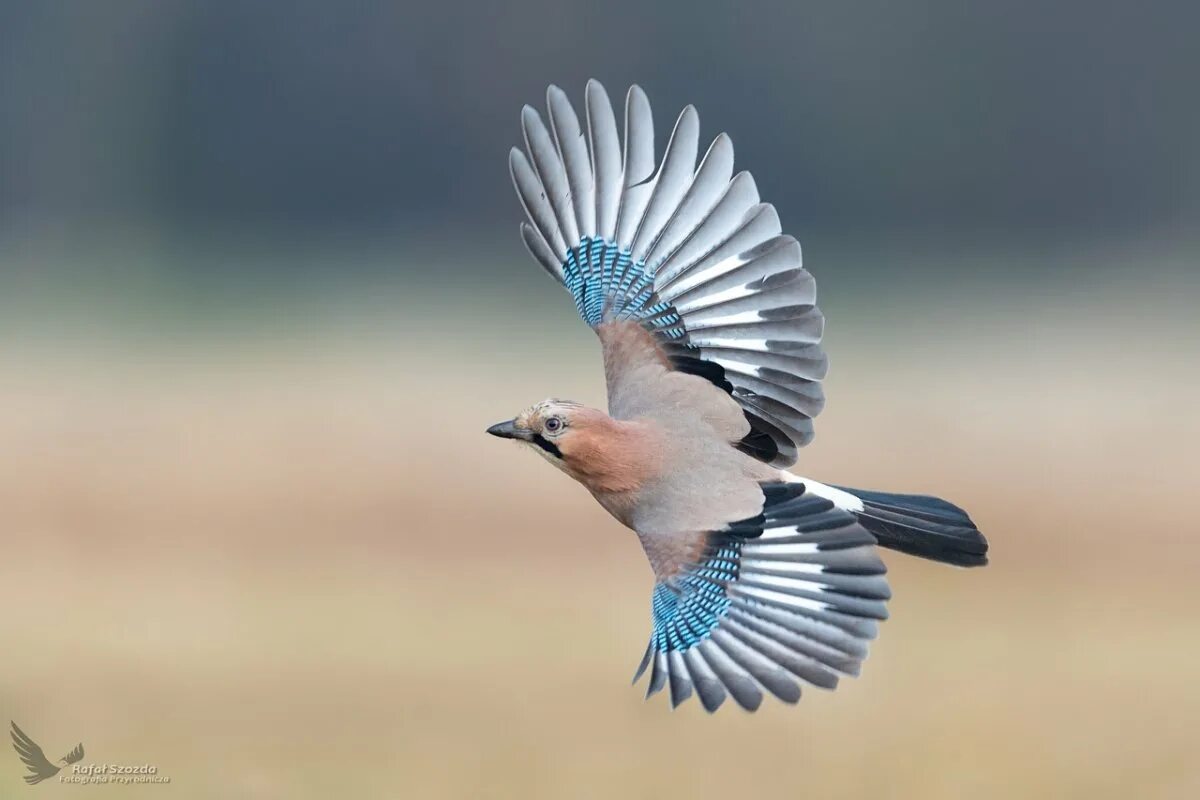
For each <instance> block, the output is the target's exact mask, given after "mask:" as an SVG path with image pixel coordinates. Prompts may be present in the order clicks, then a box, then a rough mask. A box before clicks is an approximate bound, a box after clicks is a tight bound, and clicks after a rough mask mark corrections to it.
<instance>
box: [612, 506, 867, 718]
mask: <svg viewBox="0 0 1200 800" xmlns="http://www.w3.org/2000/svg"><path fill="white" fill-rule="evenodd" d="M763 493H764V495H765V498H766V502H765V505H764V508H763V511H762V513H761V514H759V515H758V516H756V517H753V518H751V519H746V520H741V521H739V522H735V523H732V524H730V525H727V526H725V527H724V528H722V529H720V530H715V531H710V532H707V533H700V534H694V535H691V536H682V537H672V541H669V542H656V541H653V540H651V541H647V537H643V544H644V545H645V546H646V548H647V551H648V552H650V553H651V554H652V556H653V555H654V554H655V553H657V554H659V556H660V557H659V559H658V561H659V565H660V566H662V565H665V566H667V567H669V569H666V570H664V569H661V568H658V567H656V572H658V583H656V584H655V587H654V595H653V601H652V615H653V631H652V633H651V635H650V643H649V646H648V647H647V648H646V655H645V657H644V658H643V659H642V663H641V666H639V667H638V671H637V675H635V677H634V682H635V683H636V682H637V680H638V679H639V678H640V677H641V676H642V674H643V673H644V672H645V671H646V669H647V668H648V667H649V668H650V683H649V688H648V690H647V693H646V696H647V697H649V696H650V695H652V694H654V693H655V692H658V691H660V690H661V689H663V688H664V687H668V686H669V688H670V698H671V704H672V706H675V705H678V704H679V703H682V702H683V701H684V700H686V699H687V698H688V697H690V696H691V695H692V694H696V695H698V696H699V698H700V702H701V704H702V705H703V706H704V708H705V710H707V711H709V712H712V711H715V710H716V709H717V708H718V707H719V706H720V705H721V704H722V703H723V702H724V701H725V698H726V696H732V697H733V699H734V701H735V702H736V703H737V704H738V705H740V706H741V707H742V708H744V709H746V710H748V711H754V710H755V709H757V708H758V706H759V705H760V704H761V703H762V690H763V689H766V690H767V691H768V692H770V693H771V694H773V695H775V696H776V697H778V698H779V699H780V700H783V701H784V702H788V703H794V702H796V701H797V700H799V699H800V682H806V683H810V684H812V685H814V686H820V687H822V688H825V689H833V688H835V687H836V686H837V683H838V679H839V676H841V675H858V673H859V669H860V666H861V664H862V661H863V659H865V658H866V656H867V642H868V641H869V640H870V639H873V638H874V637H875V634H876V630H877V620H882V619H886V618H887V609H886V606H885V601H887V600H888V599H889V598H890V597H891V592H890V590H889V588H888V584H887V580H886V578H885V577H884V573H885V572H886V568H885V567H884V565H883V562H882V561H880V559H879V556H878V555H877V554H876V552H875V547H874V545H875V539H874V538H873V537H872V536H871V534H870V533H868V532H867V531H866V530H864V529H863V528H862V527H861V526H860V525H859V524H858V522H857V521H856V519H855V517H854V515H853V514H851V513H850V512H848V511H844V510H842V509H839V508H837V507H836V506H835V505H834V503H833V502H831V501H830V500H828V499H826V498H825V497H822V496H820V495H818V494H816V493H815V492H814V491H806V486H805V484H803V483H772V484H764V485H763ZM664 552H665V553H673V554H675V555H676V556H677V557H676V558H675V559H673V560H672V559H665V558H662V555H661V554H662V553H664ZM685 553H688V554H690V558H683V559H680V558H678V556H680V555H681V554H685ZM652 560H654V559H653V558H652Z"/></svg>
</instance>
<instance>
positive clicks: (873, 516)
mask: <svg viewBox="0 0 1200 800" xmlns="http://www.w3.org/2000/svg"><path fill="white" fill-rule="evenodd" d="M834 488H838V489H841V490H842V491H844V492H847V493H849V494H852V495H854V496H855V497H857V498H858V499H859V500H861V501H862V506H863V507H862V510H861V511H856V512H855V513H856V514H857V515H858V522H859V524H860V525H862V526H863V527H864V528H866V529H867V530H868V531H870V532H871V534H872V535H873V536H874V537H875V539H876V541H878V542H879V546H880V547H887V548H889V549H891V550H899V551H900V552H901V553H909V554H910V555H914V556H920V557H921V558H928V559H931V560H933V561H940V562H942V563H943V564H953V565H955V566H957V567H982V566H984V565H985V564H987V551H988V543H987V539H985V538H983V534H982V533H980V532H979V529H978V528H976V527H975V523H974V522H972V521H971V518H970V517H969V516H967V512H965V511H963V510H962V509H961V508H959V507H958V506H956V505H954V504H953V503H947V502H946V501H945V500H940V499H938V498H936V497H926V496H924V495H918V494H887V493H886V492H872V491H867V490H864V489H848V488H846V487H841V486H839V487H834Z"/></svg>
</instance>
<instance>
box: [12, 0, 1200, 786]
mask: <svg viewBox="0 0 1200 800" xmlns="http://www.w3.org/2000/svg"><path fill="white" fill-rule="evenodd" d="M806 5H807V6H808V7H805V5H800V4H778V5H776V4H766V3H755V2H740V3H736V4H728V5H725V4H717V3H712V2H702V3H694V2H684V1H683V0H672V1H671V2H664V3H658V4H654V5H653V6H652V7H646V6H645V5H644V4H642V3H633V2H623V1H620V0H618V1H616V2H606V3H598V2H583V1H582V0H555V1H554V2H541V0H528V1H526V2H516V3H509V4H503V5H500V6H496V7H495V8H490V9H489V8H483V7H478V6H463V5H459V4H456V3H447V2H443V3H430V4H420V5H418V4H415V3H410V2H388V3H382V2H372V3H360V2H350V3H327V2H308V1H307V0H305V1H304V2H292V3H269V2H259V3H244V2H189V1H188V0H153V1H151V0H142V1H141V2H108V3H103V4H97V3H80V2H45V3H23V2H15V1H12V2H0V108H2V109H3V113H0V545H2V548H3V550H2V552H3V557H2V560H0V605H2V606H3V608H4V613H3V614H2V615H0V641H2V642H3V668H2V669H0V719H3V720H4V721H7V720H9V719H13V720H16V721H17V723H18V724H19V725H20V726H21V727H22V728H23V729H24V730H25V731H26V732H27V733H28V734H29V735H30V736H32V737H33V738H34V739H35V740H37V741H38V742H39V743H40V744H41V745H42V746H43V747H44V748H45V749H46V752H47V754H48V755H50V756H52V757H53V756H54V755H56V754H58V753H60V752H62V753H65V752H66V751H67V750H68V749H70V747H72V746H73V745H74V744H75V743H76V742H77V741H80V740H82V741H83V742H84V744H85V747H86V749H87V753H88V756H87V758H86V759H85V761H95V762H99V763H121V764H126V763H132V764H154V765H156V766H157V767H158V769H159V773H160V774H161V775H165V776H169V777H170V778H171V783H170V784H169V785H166V786H142V787H116V786H109V787H103V786H94V787H88V788H86V789H84V788H80V787H75V786H64V785H60V784H57V783H54V782H53V781H50V782H47V783H45V784H43V785H41V786H39V787H36V788H35V789H26V788H25V787H24V786H23V785H22V784H21V783H20V778H19V776H20V774H21V773H22V771H23V770H22V768H21V765H20V764H19V762H18V761H17V758H16V756H15V754H13V753H12V752H11V751H9V750H8V748H7V746H5V748H4V750H5V753H6V754H4V755H0V796H5V797H7V796H10V795H11V796H17V795H18V794H21V795H22V796H23V793H25V792H26V791H28V792H29V793H30V794H31V795H32V794H33V793H40V796H47V797H52V796H59V795H61V796H64V797H66V796H73V795H72V793H74V792H91V793H93V794H94V795H95V796H97V797H110V796H111V797H123V796H126V795H127V794H129V793H131V792H141V793H144V794H145V795H146V796H149V795H150V794H155V796H159V795H163V796H178V797H187V798H211V797H228V798H243V797H244V798H277V797H278V798H325V797H331V796H346V797H363V798H373V797H379V798H400V797H420V798H426V797H428V798H443V797H445V798H482V797H523V798H612V797H651V796H655V797H663V796H667V797H670V796H689V797H729V796H734V795H736V796H747V797H748V796H758V795H762V796H774V797H794V796H799V795H801V794H804V795H808V796H816V797H829V798H842V797H845V798H855V797H868V796H869V797H896V798H918V797H919V798H923V799H926V798H929V799H933V798H965V797H971V798H1014V797H1022V798H1033V797H1046V798H1073V797H1079V798H1083V797H1087V798H1098V797H1113V798H1116V797H1121V798H1126V797H1139V798H1192V797H1197V796H1200V766H1197V764H1196V759H1195V746H1196V743H1197V741H1200V690H1198V689H1197V688H1196V685H1195V678H1196V675H1197V673H1198V672H1200V637H1198V635H1197V612H1198V611H1200V589H1198V588H1197V569H1198V568H1200V537H1198V536H1197V534H1198V533H1200V526H1198V525H1197V521H1196V512H1195V508H1194V507H1193V506H1192V503H1191V502H1190V501H1191V499H1192V497H1193V496H1194V494H1195V484H1196V480H1197V477H1198V470H1197V460H1196V459H1197V456H1196V454H1197V452H1200V422H1198V420H1197V416H1198V415H1197V413H1196V412H1197V409H1198V408H1200V370H1197V357H1198V356H1200V347H1198V342H1200V322H1198V321H1197V317H1198V315H1197V311H1196V308H1197V305H1198V301H1200V277H1198V274H1197V253H1200V233H1198V231H1197V227H1196V222H1197V219H1198V212H1200V104H1198V103H1197V102H1196V81H1197V78H1198V77H1200V49H1198V48H1197V47H1196V45H1195V32H1196V30H1197V26H1198V25H1200V6H1197V5H1195V4H1188V3H1168V2H1150V3H1143V4H1129V3H1107V2H1094V0H1091V1H1089V2H1084V0H1060V1H1059V2H1055V3H1051V4H1046V3H1034V2H1025V1H1024V0H1017V1H1016V2H1011V3H1004V4H985V3H970V4H963V3H960V2H917V3H903V4H897V3H885V2H866V3H842V4H832V3H830V4H818V5H813V4H806ZM589 77H596V78H599V79H601V80H602V81H603V82H604V83H605V84H606V85H607V86H608V88H609V91H610V93H611V94H612V95H613V97H614V99H618V100H619V98H620V97H621V96H622V95H623V93H624V90H625V88H626V87H627V86H628V84H630V83H632V82H635V81H636V82H639V83H640V84H641V85H642V86H643V87H644V88H645V89H646V91H647V93H648V94H649V96H650V99H651V102H652V103H653V105H654V108H655V111H656V121H657V123H658V133H659V137H658V138H659V147H660V149H661V147H662V145H663V144H665V141H666V136H667V134H668V133H669V131H670V126H671V124H672V123H673V120H674V116H675V114H676V113H677V111H678V109H679V108H681V107H682V106H683V105H684V104H686V103H694V104H696V106H697V107H698V109H699V111H700V118H701V124H702V126H703V130H704V132H705V134H706V137H707V138H711V137H713V136H715V135H716V134H717V133H719V132H720V131H722V130H725V131H728V132H729V133H730V134H731V136H732V137H733V141H734V143H735V146H736V147H737V150H738V163H739V165H740V167H741V168H744V169H750V170H752V171H753V172H754V174H755V177H756V178H757V181H758V185H759V187H760V189H761V191H762V194H763V197H764V198H766V199H768V200H770V201H772V202H774V203H775V205H776V206H777V208H778V209H779V212H780V215H781V217H782V219H783V220H784V224H785V229H786V230H787V231H788V232H789V233H792V234H794V235H795V236H797V237H798V238H799V239H800V240H801V242H802V243H803V244H804V247H805V255H806V263H807V265H808V267H809V269H810V270H811V271H812V272H813V273H814V274H815V275H816V277H817V280H818V283H819V286H820V288H821V292H822V307H823V309H824V311H825V313H826V316H827V318H828V325H827V334H826V345H827V349H828V352H829V353H830V356H831V359H832V370H831V372H830V376H829V379H828V382H827V390H826V391H827V395H828V398H829V405H828V409H827V410H826V411H825V413H824V414H823V415H822V416H821V418H820V419H819V420H818V425H817V431H818V435H817V439H816V441H815V442H814V443H813V444H812V445H811V446H810V447H809V448H807V449H806V450H805V451H804V452H803V453H802V460H801V464H800V465H799V467H798V471H800V472H801V473H803V474H809V475H812V476H814V477H817V478H819V479H821V480H825V481H828V482H831V483H839V484H847V485H852V486H862V487H868V488H880V489H890V490H893V491H911V492H928V493H937V494H940V495H943V496H946V497H948V498H950V499H952V500H954V501H955V502H957V503H959V504H961V505H963V506H965V507H966V508H968V509H969V510H970V511H971V513H972V515H973V516H974V518H975V519H976V521H977V522H978V523H979V524H980V527H981V528H982V529H983V530H984V531H985V532H986V533H987V534H988V536H989V538H990V540H991V542H992V547H993V558H992V563H991V565H990V566H989V567H988V568H986V569H984V570H975V571H961V570H953V569H949V568H945V567H940V566H938V565H935V564H929V563H924V562H917V561H914V560H912V559H908V558H905V557H902V556H898V555H895V554H892V555H891V557H889V559H888V560H889V564H890V567H891V572H892V586H893V590H894V594H895V599H894V601H893V602H892V604H891V612H892V619H891V620H890V621H889V622H888V623H887V624H886V625H885V626H884V629H883V632H882V635H881V637H880V639H879V641H878V642H877V643H876V644H875V646H874V648H873V651H872V657H871V659H870V660H869V661H868V663H867V665H866V668H865V671H864V675H863V677H862V678H861V679H859V680H857V681H847V682H845V683H844V684H843V686H842V688H841V689H839V690H838V692H836V693H834V694H829V693H823V692H820V691H818V690H810V691H808V692H807V693H806V697H805V698H804V699H803V700H802V701H801V704H800V705H799V707H795V708H793V707H786V706H782V705H781V704H778V703H770V702H768V703H767V704H765V705H764V707H763V709H762V711H760V713H758V714H757V715H754V716H750V715H746V714H743V713H741V712H739V711H738V710H737V709H735V708H729V709H723V710H722V712H721V713H720V714H718V715H716V716H715V717H713V718H708V717H706V716H705V715H704V714H703V712H702V711H701V710H700V709H699V708H698V706H697V705H696V704H695V703H691V704H689V705H688V706H686V707H684V708H681V709H680V710H677V711H675V712H673V713H672V712H670V711H668V708H667V705H666V703H665V701H664V700H663V698H661V697H658V698H655V702H651V703H643V702H642V701H641V697H640V691H639V690H631V689H629V688H627V686H626V683H627V680H628V678H629V677H630V676H631V675H632V672H633V669H634V667H635V666H636V663H637V660H638V658H639V657H640V655H641V653H642V651H643V649H644V645H645V639H646V636H647V634H648V631H649V591H650V587H651V575H650V571H649V568H648V566H647V565H646V563H645V560H644V558H643V556H642V554H641V552H640V549H639V548H638V546H637V543H636V541H635V539H634V538H633V536H632V535H631V534H630V533H629V532H628V531H626V530H624V529H622V528H620V527H618V526H617V525H616V523H614V522H613V521H612V520H610V519H609V518H608V517H607V516H606V515H605V513H604V512H603V511H602V510H601V509H600V508H599V507H598V506H597V505H596V504H595V503H594V502H593V500H592V499H591V498H590V497H589V496H588V495H587V494H586V492H584V491H583V490H582V489H581V488H579V487H577V486H576V485H574V484H572V483H571V482H570V481H569V480H568V479H567V478H565V477H564V476H562V475H559V474H557V473H555V472H554V471H553V470H551V469H550V468H548V467H547V466H546V465H545V464H543V463H541V462H540V460H539V459H537V458H535V457H533V456H532V455H530V454H528V453H524V452H519V451H518V450H517V449H515V448H514V447H512V446H509V445H507V444H505V443H502V442H498V441H496V440H493V439H489V438H488V437H485V436H484V435H483V429H484V428H485V427H486V426H487V425H488V424H490V423H492V422H495V421H498V420H500V419H504V418H507V417H509V416H511V415H513V414H514V413H515V412H517V411H519V410H520V409H521V408H523V407H524V406H526V405H528V404H529V403H531V402H533V401H536V400H539V399H541V398H543V397H545V396H548V395H551V394H554V395H557V396H563V397H571V398H574V399H578V400H581V401H584V402H590V403H593V404H602V403H603V397H604V388H603V382H602V373H601V371H600V368H599V355H598V352H597V348H596V346H595V344H594V341H593V338H592V335H591V334H590V332H589V331H588V330H587V329H586V328H585V327H584V326H583V325H581V324H580V323H579V322H578V320H577V319H575V316H574V311H573V308H572V307H571V304H570V302H569V301H568V298H567V297H566V296H565V295H564V294H563V293H562V292H561V290H559V289H558V288H557V287H555V286H554V285H553V284H552V282H550V281H548V280H547V279H546V278H545V277H544V276H543V275H542V274H541V271H540V270H539V269H538V268H537V267H536V266H535V265H534V263H533V262H532V260H531V259H530V258H529V257H528V256H527V255H526V253H525V252H524V250H523V248H522V246H521V244H520V242H519V239H518V237H517V235H516V233H517V221H518V220H519V219H520V213H521V212H520V207H519V205H518V203H517V201H516V199H515V197H514V196H513V193H512V190H511V187H510V184H509V178H508V171H507V159H506V156H507V151H508V148H509V147H510V146H511V145H513V144H516V143H517V142H518V141H519V140H520V131H519V126H518V114H519V111H520V108H521V106H522V104H524V103H531V104H534V105H536V106H539V107H540V106H542V105H543V104H544V100H543V98H544V91H545V87H546V85H547V84H548V83H551V82H554V83H558V84H559V85H561V86H563V87H564V88H566V89H567V90H568V92H569V94H570V95H571V96H572V98H573V99H575V101H576V102H579V101H580V99H581V97H582V91H583V86H584V83H585V81H586V79H587V78H589Z"/></svg>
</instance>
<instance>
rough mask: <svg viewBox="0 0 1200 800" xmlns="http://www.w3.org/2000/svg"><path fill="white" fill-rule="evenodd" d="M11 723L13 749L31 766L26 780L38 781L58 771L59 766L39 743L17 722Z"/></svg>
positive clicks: (27, 781)
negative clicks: (49, 757)
mask: <svg viewBox="0 0 1200 800" xmlns="http://www.w3.org/2000/svg"><path fill="white" fill-rule="evenodd" d="M10 722H11V721H10ZM11 724H12V731H11V735H12V741H13V749H14V750H16V751H17V755H18V756H20V758H21V761H23V762H25V766H26V767H28V768H29V773H30V774H28V775H26V776H25V782H26V783H29V784H34V783H38V782H39V781H42V780H45V779H46V778H49V777H50V776H52V775H54V774H55V773H57V772H58V767H56V766H55V765H53V764H51V763H50V759H48V758H46V754H45V753H43V752H42V748H41V747H40V746H39V745H38V743H37V742H35V741H34V740H33V739H30V738H29V737H28V736H27V735H26V734H25V731H23V730H21V729H20V728H18V727H17V723H15V722H12V723H11Z"/></svg>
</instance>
